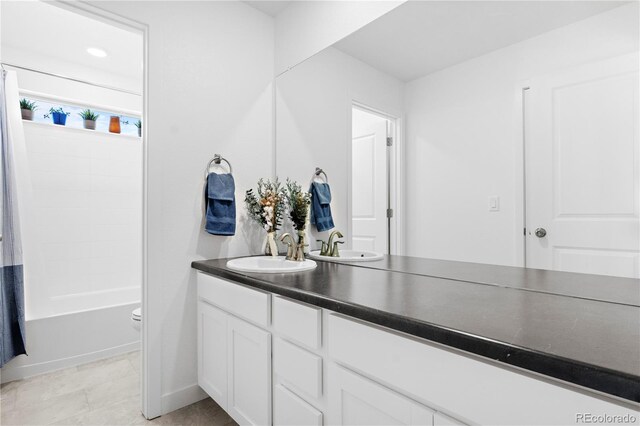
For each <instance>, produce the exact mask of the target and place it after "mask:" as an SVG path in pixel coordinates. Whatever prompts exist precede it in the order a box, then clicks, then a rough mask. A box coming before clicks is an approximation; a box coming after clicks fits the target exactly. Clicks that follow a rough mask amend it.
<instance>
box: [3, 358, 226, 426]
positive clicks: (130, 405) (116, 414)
mask: <svg viewBox="0 0 640 426" xmlns="http://www.w3.org/2000/svg"><path fill="white" fill-rule="evenodd" d="M0 395H1V397H2V401H1V403H0V424H2V425H50V424H54V425H105V426H107V425H108V426H116V425H144V424H148V425H149V426H151V425H215V426H218V425H219V426H227V425H235V424H236V423H235V422H234V421H233V419H231V417H229V415H228V414H227V413H225V412H224V410H222V409H221V408H220V407H219V406H218V405H217V404H216V403H215V402H214V401H213V400H212V399H209V398H207V399H205V400H203V401H200V402H198V403H195V404H192V405H189V406H187V407H184V408H181V409H180V410H176V411H174V412H172V413H169V414H167V415H164V416H162V417H159V418H157V419H154V420H151V421H148V420H146V419H145V418H144V417H142V414H140V353H139V352H138V351H136V352H131V353H128V354H124V355H119V356H117V357H113V358H108V359H105V360H101V361H96V362H92V363H90V364H84V365H79V366H77V367H71V368H67V369H64V370H60V371H55V372H53V373H47V374H43V375H41V376H35V377H31V378H29V379H25V380H18V381H15V382H10V383H5V384H3V385H2V388H1V390H0Z"/></svg>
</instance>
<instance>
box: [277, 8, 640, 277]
mask: <svg viewBox="0 0 640 426" xmlns="http://www.w3.org/2000/svg"><path fill="white" fill-rule="evenodd" d="M638 12H639V11H638V3H637V2H615V1H613V2H612V1H606V2H604V1H603V2H598V1H571V2H566V1H557V2H554V1H547V2H537V1H514V2H500V1H496V2H484V1H473V2H464V1H461V2H457V1H456V2H444V1H442V2H438V1H425V2H420V1H409V2H406V3H404V4H402V5H400V6H399V7H397V8H396V9H394V10H392V11H391V12H389V13H387V14H386V15H384V16H382V17H381V18H379V19H377V20H376V21H374V22H372V23H370V24H369V25H367V26H365V27H363V28H361V29H360V30H358V31H357V32H355V33H353V34H351V35H350V36H348V37H346V38H345V39H343V40H341V41H339V42H337V43H336V44H334V45H333V46H331V47H329V48H327V49H325V50H323V51H322V52H320V53H318V54H316V55H315V56H313V57H311V58H309V59H307V60H306V61H304V62H302V63H301V64H299V65H297V66H295V67H294V68H292V69H290V70H289V71H287V72H285V73H283V74H281V75H280V76H278V77H277V80H276V169H277V174H278V175H279V176H280V177H281V178H284V177H290V178H292V179H296V180H298V181H300V182H303V183H304V184H306V183H307V182H309V181H310V180H311V178H312V176H313V172H314V170H315V168H316V167H321V168H322V169H323V170H324V171H325V172H326V174H327V176H328V180H329V184H330V186H331V191H332V195H333V201H332V210H333V217H334V222H335V224H336V228H337V229H339V230H341V231H342V233H343V234H344V235H345V242H346V244H345V246H347V247H349V246H350V247H352V248H355V249H358V250H372V251H377V252H383V253H390V254H402V255H407V256H415V257H423V258H434V259H445V260H456V261H466V262H476V263H485V264H495V265H512V266H527V267H530V268H538V269H549V270H563V271H571V272H584V273H594V274H604V275H612V276H622V277H639V276H640V254H639V249H640V226H639V194H640V173H639V169H640V167H639V165H640V158H639V151H640V149H639V145H640V139H639V137H638V131H639V126H638V117H639V114H638V111H639V109H638V44H639V43H638V39H639V25H638V16H639V14H638ZM317 238H323V239H326V235H325V233H317V232H315V230H312V236H311V238H309V240H310V241H311V244H312V245H314V244H315V240H316V239H317Z"/></svg>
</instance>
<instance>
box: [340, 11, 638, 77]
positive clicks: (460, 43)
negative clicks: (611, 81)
mask: <svg viewBox="0 0 640 426" xmlns="http://www.w3.org/2000/svg"><path fill="white" fill-rule="evenodd" d="M625 3H628V2H624V1H448V2H447V1H409V2H407V3H404V4H403V5H401V6H399V7H397V8H396V9H394V10H392V11H390V12H389V13H387V14H386V15H384V16H382V17H380V18H378V19H377V20H375V21H374V22H372V23H370V24H369V25H367V26H365V27H363V28H362V29H360V30H358V31H356V32H355V33H353V34H352V35H350V36H348V37H346V38H345V39H343V40H341V41H339V42H338V43H336V44H335V45H334V47H336V48H338V49H340V50H341V51H343V52H345V53H347V54H349V55H351V56H353V57H355V58H357V59H360V60H361V61H363V62H365V63H367V64H369V65H371V66H373V67H374V68H377V69H379V70H381V71H383V72H385V73H387V74H390V75H392V76H395V77H396V78H398V79H400V80H402V81H411V80H414V79H416V78H418V77H422V76H424V75H427V74H430V73H432V72H434V71H438V70H441V69H444V68H447V67H449V66H452V65H455V64H457V63H460V62H463V61H465V60H468V59H471V58H474V57H477V56H481V55H483V54H486V53H489V52H491V51H493V50H497V49H500V48H502V47H506V46H508V45H511V44H514V43H517V42H520V41H522V40H526V39H528V38H531V37H534V36H536V35H539V34H542V33H544V32H547V31H550V30H553V29H555V28H559V27H562V26H565V25H568V24H571V23H573V22H577V21H580V20H582V19H585V18H588V17H589V16H592V15H596V14H598V13H602V12H604V11H606V10H609V9H613V8H615V7H618V6H621V5H623V4H625Z"/></svg>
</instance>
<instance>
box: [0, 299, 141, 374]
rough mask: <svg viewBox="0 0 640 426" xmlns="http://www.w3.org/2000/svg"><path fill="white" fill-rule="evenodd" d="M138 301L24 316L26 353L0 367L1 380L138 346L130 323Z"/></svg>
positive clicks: (115, 353)
mask: <svg viewBox="0 0 640 426" xmlns="http://www.w3.org/2000/svg"><path fill="white" fill-rule="evenodd" d="M138 306H140V303H139V302H136V303H128V304H122V305H117V306H110V307H106V308H100V309H94V310H86V311H82V312H75V313H69V314H63V315H56V316H52V317H48V318H39V319H32V320H27V322H26V327H27V353H28V354H29V355H28V356H24V355H20V356H18V357H17V358H14V359H13V360H11V361H10V362H9V363H7V364H6V365H5V366H4V367H2V369H1V370H0V379H1V382H2V383H6V382H10V381H13V380H18V379H23V378H25V377H30V376H34V375H37V374H42V373H46V372H49V371H54V370H59V369H61V368H66V367H71V366H74V365H79V364H83V363H86V362H91V361H95V360H98V359H102V358H107V357H110V356H114V355H117V354H121V353H126V352H130V351H133V350H136V349H139V347H140V333H139V332H136V331H135V330H134V329H133V327H132V326H131V311H132V310H133V309H134V308H136V307H138Z"/></svg>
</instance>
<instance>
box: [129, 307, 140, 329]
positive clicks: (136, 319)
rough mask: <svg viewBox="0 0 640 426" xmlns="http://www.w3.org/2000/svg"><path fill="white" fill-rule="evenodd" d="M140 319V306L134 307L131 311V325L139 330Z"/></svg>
mask: <svg viewBox="0 0 640 426" xmlns="http://www.w3.org/2000/svg"><path fill="white" fill-rule="evenodd" d="M141 321H142V308H136V309H134V310H133V311H132V312H131V326H132V327H133V328H134V329H136V331H140V323H141Z"/></svg>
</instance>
